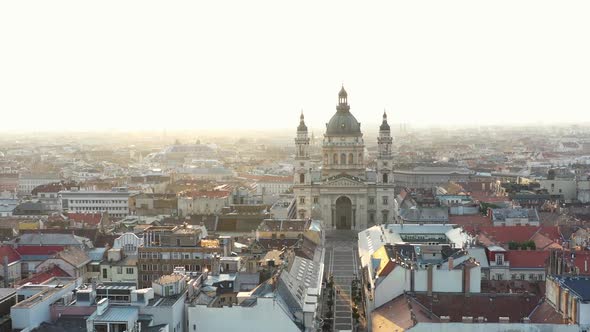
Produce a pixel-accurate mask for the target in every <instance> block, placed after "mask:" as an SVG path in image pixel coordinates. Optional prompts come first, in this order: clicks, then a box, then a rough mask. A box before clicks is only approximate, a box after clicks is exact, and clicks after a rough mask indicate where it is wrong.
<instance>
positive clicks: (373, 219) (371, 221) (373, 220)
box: [369, 212, 375, 224]
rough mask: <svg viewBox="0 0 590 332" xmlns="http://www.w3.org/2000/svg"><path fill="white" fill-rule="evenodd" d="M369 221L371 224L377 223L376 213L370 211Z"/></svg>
mask: <svg viewBox="0 0 590 332" xmlns="http://www.w3.org/2000/svg"><path fill="white" fill-rule="evenodd" d="M369 222H370V223H371V224H374V223H375V214H374V213H373V212H371V213H369Z"/></svg>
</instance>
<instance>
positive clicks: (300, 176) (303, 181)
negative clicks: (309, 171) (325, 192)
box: [299, 173, 305, 183]
mask: <svg viewBox="0 0 590 332" xmlns="http://www.w3.org/2000/svg"><path fill="white" fill-rule="evenodd" d="M299 183H305V174H303V173H301V174H299Z"/></svg>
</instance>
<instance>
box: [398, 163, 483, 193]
mask: <svg viewBox="0 0 590 332" xmlns="http://www.w3.org/2000/svg"><path fill="white" fill-rule="evenodd" d="M473 174H475V172H473V171H471V170H468V169H466V168H451V167H430V166H428V167H427V166H419V167H415V168H413V169H410V170H401V169H399V170H395V171H394V172H393V176H394V177H395V186H396V188H414V189H416V188H424V189H430V188H434V187H437V186H440V185H445V184H446V183H448V182H450V181H452V182H469V180H470V177H471V176H472V175H473Z"/></svg>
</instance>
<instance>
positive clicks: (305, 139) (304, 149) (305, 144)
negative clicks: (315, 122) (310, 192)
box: [293, 111, 311, 185]
mask: <svg viewBox="0 0 590 332" xmlns="http://www.w3.org/2000/svg"><path fill="white" fill-rule="evenodd" d="M309 141H310V139H309V135H308V133H307V126H306V125H305V118H304V116H303V111H302V112H301V116H300V117H299V126H298V127H297V136H296V137H295V148H296V150H297V151H296V152H295V165H294V167H293V168H294V170H295V173H294V179H293V183H294V184H300V185H301V184H310V183H311V172H310V168H311V164H310V158H309Z"/></svg>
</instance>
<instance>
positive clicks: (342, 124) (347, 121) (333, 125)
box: [326, 110, 362, 136]
mask: <svg viewBox="0 0 590 332" xmlns="http://www.w3.org/2000/svg"><path fill="white" fill-rule="evenodd" d="M326 135H329V136H361V135H362V134H361V124H360V123H359V122H358V121H356V118H355V117H354V115H352V113H350V111H340V110H339V111H337V112H336V114H334V116H332V118H331V119H330V122H328V124H327V125H326Z"/></svg>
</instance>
